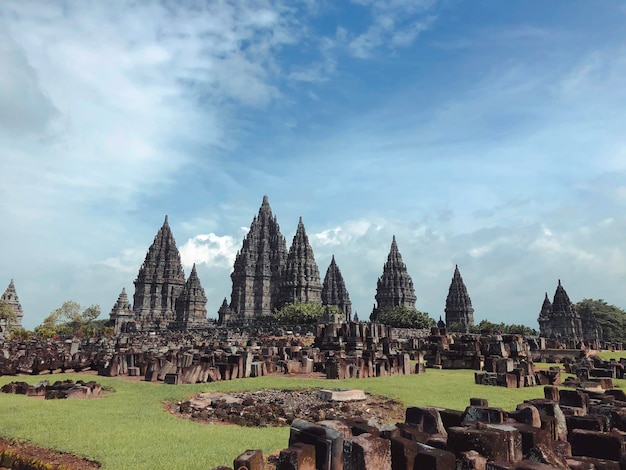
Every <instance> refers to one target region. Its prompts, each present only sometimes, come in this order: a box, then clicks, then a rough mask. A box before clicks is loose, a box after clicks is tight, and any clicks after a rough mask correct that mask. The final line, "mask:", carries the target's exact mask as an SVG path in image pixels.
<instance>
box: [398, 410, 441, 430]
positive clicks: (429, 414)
mask: <svg viewBox="0 0 626 470" xmlns="http://www.w3.org/2000/svg"><path fill="white" fill-rule="evenodd" d="M405 422H406V423H409V424H413V425H414V426H415V427H417V429H418V430H420V431H422V432H425V433H428V434H440V435H442V436H446V435H447V432H446V429H445V427H444V425H443V421H442V420H441V416H440V415H439V410H437V409H436V408H432V407H418V406H412V407H409V408H407V409H406V412H405Z"/></svg>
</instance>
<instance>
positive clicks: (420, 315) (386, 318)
mask: <svg viewBox="0 0 626 470" xmlns="http://www.w3.org/2000/svg"><path fill="white" fill-rule="evenodd" d="M375 321H377V322H378V323H383V324H385V325H389V326H393V327H395V328H430V327H432V326H435V325H436V322H435V320H434V319H433V318H430V316H428V312H420V311H418V310H415V309H411V308H408V307H404V306H398V307H393V308H384V309H382V310H380V311H378V315H376V317H375Z"/></svg>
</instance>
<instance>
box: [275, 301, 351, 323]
mask: <svg viewBox="0 0 626 470" xmlns="http://www.w3.org/2000/svg"><path fill="white" fill-rule="evenodd" d="M324 314H331V315H333V314H338V315H343V312H342V311H341V310H340V309H339V307H337V306H336V305H320V304H311V303H305V302H295V303H289V304H285V305H284V306H283V307H282V308H280V309H277V310H274V318H276V320H277V321H278V323H281V324H283V325H310V324H313V323H317V322H318V321H319V320H320V319H321V318H322V317H323V316H324Z"/></svg>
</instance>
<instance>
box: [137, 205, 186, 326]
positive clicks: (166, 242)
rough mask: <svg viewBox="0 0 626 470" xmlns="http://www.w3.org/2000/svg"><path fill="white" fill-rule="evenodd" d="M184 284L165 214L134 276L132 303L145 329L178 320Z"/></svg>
mask: <svg viewBox="0 0 626 470" xmlns="http://www.w3.org/2000/svg"><path fill="white" fill-rule="evenodd" d="M184 287H185V273H184V272H183V266H182V263H181V261H180V253H179V252H178V248H177V247H176V241H175V240H174V236H173V235H172V231H171V229H170V226H169V224H168V221H167V216H165V221H164V222H163V226H162V227H161V228H160V229H159V232H158V233H157V234H156V236H155V237H154V242H152V245H150V248H149V249H148V253H147V254H146V258H145V260H144V262H143V264H142V265H141V267H140V268H139V273H138V274H137V279H135V295H134V297H133V304H134V312H135V318H136V320H137V322H138V323H139V324H140V325H141V327H142V328H143V329H146V330H159V329H164V328H167V327H168V326H169V324H170V323H171V322H172V321H173V320H174V319H175V315H176V312H175V310H176V299H177V298H178V296H179V295H180V294H181V293H182V291H183V288H184Z"/></svg>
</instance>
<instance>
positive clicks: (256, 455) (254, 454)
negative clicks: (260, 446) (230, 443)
mask: <svg viewBox="0 0 626 470" xmlns="http://www.w3.org/2000/svg"><path fill="white" fill-rule="evenodd" d="M233 467H234V468H235V469H236V470H264V469H265V464H264V462H263V452H261V451H260V450H246V451H245V452H244V453H243V454H241V455H239V456H238V457H237V458H236V459H235V460H234V462H233Z"/></svg>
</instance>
